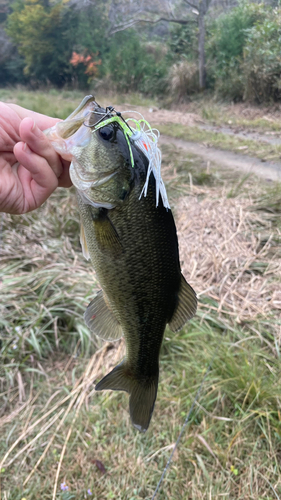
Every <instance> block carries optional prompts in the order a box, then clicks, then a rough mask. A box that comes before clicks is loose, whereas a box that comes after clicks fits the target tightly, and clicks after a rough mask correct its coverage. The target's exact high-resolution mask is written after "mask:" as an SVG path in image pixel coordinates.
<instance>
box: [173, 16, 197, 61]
mask: <svg viewBox="0 0 281 500" xmlns="http://www.w3.org/2000/svg"><path fill="white" fill-rule="evenodd" d="M168 45H169V48H170V50H171V52H172V53H173V54H174V55H175V57H177V58H178V57H179V56H183V57H184V58H187V59H189V60H192V61H195V60H196V59H197V51H198V27H197V23H195V22H194V21H190V23H188V24H184V25H179V24H175V25H174V26H172V28H171V30H170V37H169V41H168Z"/></svg>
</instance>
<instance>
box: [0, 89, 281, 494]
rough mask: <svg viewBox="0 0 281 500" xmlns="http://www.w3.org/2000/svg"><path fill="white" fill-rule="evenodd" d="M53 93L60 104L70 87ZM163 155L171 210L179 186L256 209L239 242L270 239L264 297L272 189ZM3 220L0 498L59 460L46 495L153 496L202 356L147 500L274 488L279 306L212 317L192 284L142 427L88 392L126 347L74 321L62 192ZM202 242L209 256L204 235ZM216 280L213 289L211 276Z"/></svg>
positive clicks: (89, 288)
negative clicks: (194, 297)
mask: <svg viewBox="0 0 281 500" xmlns="http://www.w3.org/2000/svg"><path fill="white" fill-rule="evenodd" d="M53 95H54V97H55V98H59V99H61V102H62V109H67V106H69V105H70V102H69V101H68V100H69V99H70V96H69V95H67V96H66V97H65V98H64V99H65V101H64V100H63V98H62V97H61V96H58V95H55V94H53ZM42 96H43V97H44V95H43V94H42ZM2 98H3V97H2ZM34 99H35V100H36V95H35V97H34ZM79 100H80V97H79V96H77V103H78V101H79ZM75 105H76V103H75V104H74V105H73V107H75ZM46 106H47V104H46ZM51 106H54V103H53V102H52V103H51ZM64 106H65V108H64ZM46 109H49V108H46ZM71 110H72V109H71ZM71 110H70V111H71ZM40 111H42V109H40ZM45 112H47V111H46V110H45ZM48 112H49V111H48ZM163 153H164V154H163V159H164V162H163V167H164V169H163V171H164V176H165V178H166V179H167V186H168V191H169V197H170V198H171V199H172V204H173V206H174V207H175V213H176V215H177V217H178V218H179V217H180V216H181V215H182V214H181V213H180V212H179V209H178V208H177V205H178V201H179V198H180V197H181V196H183V195H184V196H187V195H188V198H187V199H188V202H189V203H193V202H197V201H198V203H200V202H201V201H202V202H203V201H209V202H210V204H212V203H215V202H216V200H217V199H219V198H220V197H221V196H222V193H223V192H224V191H225V193H226V195H229V197H231V198H227V196H226V199H230V200H233V203H234V202H236V201H237V200H238V201H237V202H239V200H240V201H241V206H244V205H245V200H246V201H247V203H248V205H249V207H248V209H249V210H250V211H252V213H253V214H254V217H253V219H251V221H252V222H251V224H252V225H251V226H250V227H248V230H247V231H245V233H243V235H242V234H241V238H242V236H243V238H247V241H248V243H249V245H251V242H252V240H253V239H254V238H256V237H257V235H259V239H258V241H259V244H260V246H261V247H263V246H264V245H265V244H266V243H267V242H268V241H270V242H271V246H270V247H269V248H268V251H267V254H266V255H265V254H261V255H260V256H257V258H256V260H254V262H253V263H252V264H251V266H252V267H251V266H250V267H249V269H248V271H247V272H248V274H249V275H250V276H251V278H252V279H253V280H255V279H258V278H259V279H262V280H263V287H264V288H263V291H264V296H265V300H267V297H268V295H269V291H267V290H270V288H269V285H270V283H271V282H272V280H274V279H275V280H279V278H280V255H279V256H278V252H277V248H278V246H277V242H278V241H279V242H280V211H281V209H280V199H281V198H280V185H274V187H270V188H266V187H264V186H262V185H261V184H260V183H256V182H255V180H254V179H252V178H247V179H242V180H241V179H238V178H237V176H236V177H235V178H233V177H232V176H231V174H230V173H226V172H223V171H221V170H219V171H216V170H215V169H214V168H212V169H211V170H210V169H209V168H208V165H207V164H206V162H204V161H202V160H201V159H199V158H197V157H196V156H194V155H187V154H186V153H185V152H183V151H180V150H175V149H174V148H171V147H170V146H165V147H164V148H163ZM191 179H192V182H191ZM243 203H244V205H243ZM1 217H2V227H3V231H2V240H1V246H0V340H1V366H0V398H1V403H0V408H1V409H0V435H1V439H0V463H1V461H2V460H3V458H4V455H5V454H7V453H9V455H8V456H7V459H6V460H5V463H3V464H2V470H1V471H0V472H1V478H0V481H1V490H0V491H1V495H2V497H3V499H4V500H22V499H23V498H26V500H35V499H36V500H37V499H38V498H40V500H41V499H42V500H44V499H46V500H50V499H51V498H52V496H53V491H54V485H55V483H56V474H57V470H58V467H59V466H60V471H59V475H58V481H57V484H58V489H57V494H56V496H55V498H56V499H62V500H70V499H71V498H72V499H75V500H81V499H84V498H89V499H90V498H91V499H95V500H100V499H105V500H107V499H122V500H123V499H124V500H141V499H146V500H149V499H151V497H152V495H153V492H154V490H155V488H156V485H157V483H158V481H159V479H160V476H161V474H162V471H163V469H164V467H165V465H166V463H167V460H168V458H169V455H170V453H171V450H172V447H173V445H174V443H175V441H176V439H177V437H178V435H179V432H180V430H181V427H182V425H183V423H184V420H185V418H186V414H187V413H188V411H189V410H190V407H191V405H192V402H193V400H194V397H195V394H196V393H197V391H198V388H199V387H200V384H201V382H202V380H203V378H204V376H205V374H206V371H207V370H208V367H209V366H210V364H211V369H210V371H209V372H208V374H207V377H206V379H205V382H204V385H203V387H202V390H201V393H200V397H199V400H198V403H197V404H196V405H195V408H194V411H193V412H192V414H191V416H190V421H189V425H188V426H187V427H186V429H185V433H184V435H183V437H182V440H181V442H180V444H179V446H178V449H177V451H176V453H175V455H174V460H173V463H172V465H171V467H170V470H169V471H168V473H167V476H166V478H165V480H164V482H163V484H162V487H161V490H160V492H159V494H158V497H157V499H163V500H164V499H166V498H169V499H172V500H180V499H187V498H188V500H191V499H192V500H198V499H199V500H200V499H202V500H203V499H204V500H205V499H209V498H210V499H220V498H226V499H231V500H253V499H254V500H260V499H263V500H264V499H268V500H269V499H270V500H273V499H276V498H279V497H281V470H280V463H281V462H280V447H281V406H280V396H281V390H280V370H281V357H280V327H281V319H280V308H279V309H278V307H277V306H276V309H272V310H271V311H270V312H268V313H267V314H266V315H264V314H259V313H256V314H255V315H253V317H251V318H248V319H247V320H245V319H242V320H239V321H238V320H237V318H236V316H235V315H233V314H231V311H230V309H228V306H227V303H225V304H224V308H223V311H222V312H221V313H220V314H218V312H217V310H218V307H219V303H218V301H217V300H216V299H215V298H214V297H213V295H212V290H209V291H208V290H207V291H205V292H204V293H202V294H201V295H200V299H199V309H198V314H197V315H196V317H195V318H194V319H193V320H192V321H190V322H189V324H188V325H187V326H186V327H185V328H184V329H182V330H181V331H180V332H177V333H172V332H170V331H169V329H167V330H166V333H165V339H164V343H163V346H162V351H161V358H160V363H161V364H160V383H159V392H158V397H157V401H156V406H155V411H154V414H153V418H152V421H151V425H150V427H149V429H148V431H147V432H146V433H145V434H140V433H137V432H136V431H135V429H134V428H133V427H132V425H131V423H130V419H129V414H128V396H127V394H125V393H120V392H103V393H96V392H95V391H94V385H95V381H96V379H99V378H100V377H101V375H102V373H106V372H108V371H109V368H110V367H112V366H114V365H115V364H116V363H117V361H118V359H120V358H121V357H122V355H123V353H124V346H123V343H122V341H121V342H118V343H115V344H103V343H101V341H98V340H96V339H94V338H91V337H90V336H89V333H88V330H87V329H86V327H85V325H84V321H83V313H84V310H85V308H86V306H87V304H88V302H89V301H90V300H91V298H92V297H93V294H94V293H95V290H96V288H97V283H96V280H95V276H94V273H93V271H92V268H91V264H90V263H89V262H86V261H85V260H84V259H83V257H82V254H81V249H80V243H79V215H78V211H77V207H76V202H75V196H74V193H73V191H72V190H63V189H60V190H57V191H56V193H54V194H53V195H52V196H51V198H50V199H49V200H48V201H47V202H46V203H45V205H44V206H43V207H41V208H40V209H39V210H37V211H36V212H32V213H31V214H26V215H22V216H10V215H6V214H3V215H2V216H1ZM186 222H189V221H186ZM195 222H196V221H193V223H195ZM191 223H192V221H191ZM215 223H216V221H214V224H215ZM234 223H237V224H238V222H237V221H235V220H233V224H234ZM0 225H1V223H0ZM206 229H208V228H206ZM208 230H209V229H208ZM186 231H188V229H187V230H186ZM241 241H242V240H241ZM275 243H276V244H275ZM201 247H202V248H198V251H201V249H203V250H204V252H205V254H206V255H207V254H208V252H209V250H210V248H209V247H208V245H207V243H206V242H205V241H204V238H203V239H202V242H201ZM258 252H259V248H257V253H258ZM268 256H270V260H271V264H270V265H271V266H273V267H270V266H269V264H268ZM225 258H226V259H227V258H229V259H230V256H228V255H226V256H225ZM231 258H232V257H231ZM237 259H238V260H239V255H238V256H237ZM278 266H279V267H278ZM231 269H232V270H231V272H232V273H233V274H234V277H235V276H236V275H235V273H238V271H237V270H236V267H235V266H234V265H233V266H232V268H231ZM213 285H214V286H215V285H220V283H216V282H215V277H214V283H213ZM235 290H236V288H234V291H235ZM237 290H238V288H237ZM266 291H267V293H266ZM78 384H80V386H79V387H80V389H79V390H78V388H77V386H78ZM75 391H76V392H75ZM66 398H68V399H66ZM39 419H41V420H40V421H39V422H38V420H39ZM51 419H53V424H52V420H51ZM55 419H57V420H55ZM36 422H38V423H37V424H36ZM50 423H51V424H52V425H50V427H47V426H48V424H50ZM35 424H36V425H35ZM32 425H34V427H32ZM58 425H60V427H59V428H58V427H57V426H58ZM70 430H71V432H70ZM40 431H42V435H40ZM20 436H22V437H21V439H20ZM67 437H68V441H67V442H66V438H67ZM17 440H18V442H17ZM16 442H17V444H16V446H15V447H14V448H13V449H11V448H12V446H13V444H14V443H16ZM48 443H51V445H50V448H49V449H48V451H47V453H46V455H45V456H44V457H43V460H42V462H41V463H40V464H39V465H38V467H37V468H36V470H35V469H34V467H35V466H36V463H37V461H38V460H39V459H40V457H42V454H43V452H44V450H46V449H47V446H48ZM60 461H61V463H60ZM103 467H104V468H105V471H106V472H105V474H104V469H103ZM33 470H34V474H33V475H31V477H30V479H29V480H28V481H27V482H26V480H27V478H28V476H29V475H30V473H31V472H32V471H33ZM61 483H65V484H66V485H67V487H68V490H67V491H62V490H61V489H60V485H61ZM89 489H90V490H91V492H92V495H89V494H88V490H89Z"/></svg>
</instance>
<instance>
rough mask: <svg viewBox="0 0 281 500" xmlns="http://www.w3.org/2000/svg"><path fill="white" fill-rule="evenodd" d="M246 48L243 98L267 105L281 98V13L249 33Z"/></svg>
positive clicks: (271, 16)
mask: <svg viewBox="0 0 281 500" xmlns="http://www.w3.org/2000/svg"><path fill="white" fill-rule="evenodd" d="M247 34H248V37H247V43H246V46H245V49H244V62H243V72H244V79H245V90H244V98H245V99H248V100H256V101H258V102H264V101H267V100H269V99H273V100H277V99H280V98H281V53H280V43H281V10H280V9H278V10H277V9H275V10H273V11H272V12H271V13H270V16H269V18H266V19H265V20H264V21H263V22H259V23H257V24H256V25H255V26H254V27H253V28H251V30H249V31H248V33H247Z"/></svg>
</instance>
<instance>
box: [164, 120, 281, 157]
mask: <svg viewBox="0 0 281 500" xmlns="http://www.w3.org/2000/svg"><path fill="white" fill-rule="evenodd" d="M156 128H157V129H158V130H159V131H160V133H161V134H165V135H169V136H171V137H176V138H178V139H184V140H185V141H191V142H200V143H203V144H205V145H206V144H207V145H208V146H210V147H215V148H218V149H223V150H227V151H234V152H236V153H239V154H243V155H247V156H254V157H256V158H260V159H261V160H264V161H266V160H279V159H280V157H281V146H272V145H270V144H267V143H265V142H264V143H263V142H261V141H260V142H259V143H257V142H256V141H252V140H250V139H241V138H240V137H235V136H230V135H226V134H223V133H220V132H212V131H209V130H203V129H201V128H199V127H186V126H183V125H178V124H175V123H170V124H168V125H162V124H157V125H156Z"/></svg>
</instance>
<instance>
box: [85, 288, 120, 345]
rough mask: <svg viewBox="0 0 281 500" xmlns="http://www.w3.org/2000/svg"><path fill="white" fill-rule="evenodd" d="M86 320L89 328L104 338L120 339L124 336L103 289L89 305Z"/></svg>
mask: <svg viewBox="0 0 281 500" xmlns="http://www.w3.org/2000/svg"><path fill="white" fill-rule="evenodd" d="M84 320H85V323H86V325H87V327H88V328H89V330H91V332H93V333H95V334H96V335H97V336H98V337H100V338H101V339H103V340H118V339H120V337H122V328H121V326H120V324H119V323H118V321H117V319H116V318H115V316H114V314H113V312H112V311H111V310H110V308H109V306H108V305H107V304H106V302H105V300H104V296H103V292H102V290H100V291H99V292H98V293H97V295H96V297H95V298H94V299H93V300H92V301H91V302H90V304H89V305H88V307H87V309H86V311H85V313H84Z"/></svg>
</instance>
